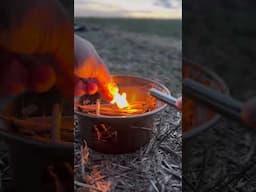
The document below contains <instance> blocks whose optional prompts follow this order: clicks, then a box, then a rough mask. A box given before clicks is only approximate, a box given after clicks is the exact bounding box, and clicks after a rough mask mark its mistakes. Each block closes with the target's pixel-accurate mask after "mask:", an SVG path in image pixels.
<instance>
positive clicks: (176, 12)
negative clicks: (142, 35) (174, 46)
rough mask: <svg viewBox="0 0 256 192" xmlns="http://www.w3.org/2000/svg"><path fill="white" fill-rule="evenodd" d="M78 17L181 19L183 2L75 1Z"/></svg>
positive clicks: (155, 0) (151, 0)
mask: <svg viewBox="0 0 256 192" xmlns="http://www.w3.org/2000/svg"><path fill="white" fill-rule="evenodd" d="M74 2H75V16H76V17H78V16H80V17H132V18H164V19H172V18H175V19H177V18H178V19H181V17H182V9H181V4H182V1H181V0H74Z"/></svg>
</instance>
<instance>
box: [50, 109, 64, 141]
mask: <svg viewBox="0 0 256 192" xmlns="http://www.w3.org/2000/svg"><path fill="white" fill-rule="evenodd" d="M61 118H62V114H61V108H60V105H59V104H55V105H54V106H53V112H52V140H53V141H55V142H58V141H60V139H61V138H60V129H61Z"/></svg>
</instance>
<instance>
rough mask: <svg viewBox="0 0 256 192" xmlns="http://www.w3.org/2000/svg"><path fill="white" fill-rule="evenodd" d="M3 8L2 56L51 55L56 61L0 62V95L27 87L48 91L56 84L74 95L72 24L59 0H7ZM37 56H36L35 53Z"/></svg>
mask: <svg viewBox="0 0 256 192" xmlns="http://www.w3.org/2000/svg"><path fill="white" fill-rule="evenodd" d="M3 5H4V6H2V7H0V9H1V13H3V16H4V17H1V18H0V23H1V26H0V50H1V51H0V52H1V55H4V54H5V53H10V54H9V55H15V54H18V55H22V56H24V57H25V56H28V57H30V56H32V55H33V56H34V55H40V56H47V57H48V56H51V57H52V58H53V59H54V61H53V62H49V63H44V62H40V61H39V59H38V60H37V62H35V64H31V63H30V64H28V63H22V62H20V61H19V60H16V59H15V57H13V58H12V57H9V56H8V57H9V59H7V60H8V62H1V68H2V70H1V74H0V75H1V79H0V87H1V88H0V92H1V94H11V95H17V94H20V93H23V92H24V91H25V90H28V89H29V90H32V91H35V92H45V91H48V90H49V89H50V88H51V87H53V86H54V85H56V87H57V88H59V89H60V90H61V91H62V92H63V94H64V95H69V96H73V92H74V91H73V89H72V88H73V80H74V74H73V69H74V65H73V63H74V55H73V25H72V22H71V19H70V18H69V16H68V15H67V14H66V12H65V10H64V9H63V7H62V6H61V4H59V2H58V1H57V0H26V1H23V2H22V3H21V2H20V1H19V0H8V1H6V2H5V3H4V4H3ZM35 58H37V57H36V56H35Z"/></svg>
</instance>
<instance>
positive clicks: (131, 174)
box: [75, 25, 182, 192]
mask: <svg viewBox="0 0 256 192" xmlns="http://www.w3.org/2000/svg"><path fill="white" fill-rule="evenodd" d="M87 27H88V28H89V31H88V32H84V33H78V34H79V35H81V36H84V37H86V39H88V40H89V41H91V42H92V43H93V44H94V46H95V47H96V49H97V51H98V52H99V54H100V55H101V56H102V58H103V59H104V61H105V62H106V64H107V65H108V67H109V69H110V71H111V73H118V74H134V75H138V76H142V77H147V78H150V79H154V80H157V81H160V82H161V83H163V84H164V85H166V86H167V87H168V88H169V89H170V90H171V92H172V94H173V95H174V96H176V97H177V96H180V95H181V40H179V39H175V38H170V37H165V38H163V37H162V38H161V37H158V36H153V35H144V34H136V33H131V32H124V31H121V30H114V29H111V28H106V27H104V28H100V26H96V27H99V28H98V30H90V29H95V26H92V25H87ZM180 120H181V114H180V113H179V112H177V111H176V110H175V109H173V108H170V107H169V108H168V109H167V110H165V111H164V112H162V113H161V114H160V115H159V116H158V117H156V120H155V130H154V136H153V138H152V140H151V142H150V144H149V145H147V146H145V147H144V148H142V149H140V150H139V151H137V152H135V153H132V154H125V155H104V154H101V153H97V152H95V151H93V150H91V149H89V150H88V148H85V149H84V158H85V159H86V160H85V162H84V164H83V165H82V166H81V153H80V152H81V146H80V143H81V142H80V138H79V131H77V132H76V133H77V136H76V147H75V149H76V151H75V156H76V157H75V164H76V168H75V180H76V181H77V182H80V183H76V191H79V189H80V191H102V192H106V191H111V192H117V191H120V192H121V191H122V192H123V191H127V192H128V191H136V192H137V191H173V192H180V191H181V185H182V182H181V173H182V170H181V169H182V168H181V158H182V153H181V126H180ZM88 155H89V156H88ZM83 172H84V173H83ZM79 185H83V187H79Z"/></svg>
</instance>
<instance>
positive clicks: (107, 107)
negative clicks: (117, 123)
mask: <svg viewBox="0 0 256 192" xmlns="http://www.w3.org/2000/svg"><path fill="white" fill-rule="evenodd" d="M98 105H99V104H96V105H95V104H93V105H79V104H78V105H77V107H78V108H79V109H80V110H82V111H83V112H86V113H90V112H95V111H97V110H98V111H99V109H97V108H99V106H98ZM148 110H149V109H148V107H147V106H146V104H145V103H144V102H136V103H133V104H131V105H129V107H126V108H122V109H120V108H118V107H117V106H116V105H113V104H101V105H100V114H101V115H109V116H120V115H135V114H142V113H145V112H146V111H148Z"/></svg>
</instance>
